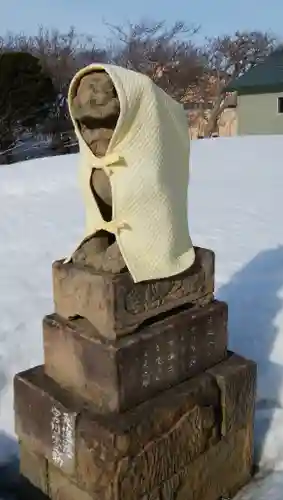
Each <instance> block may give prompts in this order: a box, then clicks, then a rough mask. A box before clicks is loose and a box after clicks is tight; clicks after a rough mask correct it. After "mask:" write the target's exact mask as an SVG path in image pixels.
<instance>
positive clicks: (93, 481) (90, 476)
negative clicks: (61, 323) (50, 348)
mask: <svg viewBox="0 0 283 500" xmlns="http://www.w3.org/2000/svg"><path fill="white" fill-rule="evenodd" d="M52 408H56V409H57V410H59V411H60V413H61V414H64V413H68V415H72V416H73V415H76V419H74V421H75V429H74V430H73V433H72V434H73V435H75V436H76V440H75V441H76V442H75V443H73V445H72V449H73V450H75V457H74V459H73V460H72V462H71V464H72V467H70V461H69V459H68V458H67V457H66V452H64V433H63V432H61V434H60V436H61V440H60V439H59V442H57V443H55V447H56V449H57V450H59V453H58V451H57V452H56V454H55V457H54V439H52V426H51V420H52V412H51V409H52ZM218 413H219V390H218V388H217V386H216V384H215V382H214V381H213V379H212V377H210V376H208V375H200V376H198V377H197V378H195V379H192V380H190V381H187V382H184V383H183V384H180V385H179V386H177V387H175V388H173V389H170V390H168V391H164V392H163V393H162V394H161V395H160V396H158V397H156V398H153V399H151V400H150V401H147V402H145V403H143V404H142V405H140V406H138V407H136V408H135V409H134V410H131V411H128V412H126V413H123V414H116V415H115V414H112V415H111V414H109V415H103V416H102V415H94V414H93V413H92V412H91V410H90V409H85V408H83V402H78V401H75V400H72V399H71V398H70V397H69V394H68V393H67V391H64V390H62V389H60V387H59V386H58V385H57V384H56V383H55V382H53V381H52V380H51V379H50V378H49V377H47V376H46V375H44V372H43V367H37V368H34V369H32V370H28V371H27V372H24V373H22V374H19V375H17V376H16V377H15V414H16V432H17V434H18V435H19V437H20V439H23V440H25V441H27V440H29V442H30V443H31V446H32V447H33V449H35V450H36V451H37V452H39V453H40V454H42V455H44V456H45V457H47V458H48V460H49V461H53V463H54V464H55V465H56V466H57V467H58V468H61V469H62V470H63V472H65V473H68V475H69V476H70V477H75V478H76V480H77V483H78V485H79V487H80V488H82V489H83V490H86V491H89V492H90V493H91V494H93V495H95V494H97V495H98V494H99V495H100V496H99V498H100V500H112V499H114V498H116V497H117V499H119V498H123V499H124V497H125V500H126V498H127V495H129V494H131V495H132V493H133V491H134V493H135V494H136V495H137V498H138V495H140V496H141V495H142V494H143V493H144V492H145V493H147V491H150V489H151V488H152V489H153V487H154V486H155V485H156V483H157V484H158V483H159V482H160V481H161V480H163V479H164V480H165V479H166V478H167V477H170V475H171V474H173V473H174V472H175V471H176V470H177V469H176V468H177V467H181V466H184V465H185V464H186V462H187V461H188V460H191V459H193V458H194V457H196V456H197V455H198V454H200V453H201V452H202V451H203V450H204V449H205V448H206V446H209V445H210V444H211V443H213V442H216V441H217V440H218V439H219V422H218V421H217V416H218ZM58 456H59V459H58ZM175 456H178V460H177V461H174V460H173V457H175ZM54 458H55V460H54ZM148 464H151V465H153V464H155V465H154V467H153V470H152V471H149V469H148ZM133 469H135V470H136V472H137V473H139V474H140V476H139V479H137V478H136V477H135V475H134V474H133ZM141 477H144V480H143V481H141ZM143 490H144V491H143ZM146 490H147V491H146ZM115 495H116V497H115ZM119 495H120V497H119ZM130 498H131V499H132V496H131V497H130Z"/></svg>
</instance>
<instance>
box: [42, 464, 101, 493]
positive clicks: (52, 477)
mask: <svg viewBox="0 0 283 500" xmlns="http://www.w3.org/2000/svg"><path fill="white" fill-rule="evenodd" d="M49 496H50V500H100V499H99V498H98V497H94V496H90V495H89V494H88V493H86V492H85V491H82V490H81V489H80V488H79V487H78V486H77V485H76V484H75V483H74V482H73V481H71V479H70V478H69V477H67V476H65V475H64V474H62V472H61V471H60V470H58V469H56V468H55V467H54V466H52V465H49Z"/></svg>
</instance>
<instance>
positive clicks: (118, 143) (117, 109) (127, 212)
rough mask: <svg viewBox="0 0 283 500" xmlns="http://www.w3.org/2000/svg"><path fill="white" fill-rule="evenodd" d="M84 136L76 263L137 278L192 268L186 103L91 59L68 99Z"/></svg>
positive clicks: (133, 74) (80, 135) (140, 77)
mask: <svg viewBox="0 0 283 500" xmlns="http://www.w3.org/2000/svg"><path fill="white" fill-rule="evenodd" d="M68 103H69V110H70V115H71V118H72V121H73V124H74V127H75V132H76V135H77V137H78V140H79V148H80V169H79V172H80V184H81V188H82V193H83V199H84V203H85V211H86V235H85V238H84V240H83V241H82V242H81V244H80V245H79V246H78V248H77V249H76V250H75V252H74V253H73V255H72V257H71V260H72V261H73V262H74V263H80V264H85V265H88V266H92V267H94V268H96V269H97V270H104V271H111V272H113V273H118V272H121V271H123V270H126V269H128V271H129V272H130V274H131V275H132V277H133V280H134V281H135V282H139V281H146V280H152V279H162V278H166V277H170V276H174V275H177V274H179V273H182V272H183V271H185V270H187V269H188V268H189V267H190V266H191V265H192V264H193V262H194V259H195V254H194V249H193V245H192V242H191V239H190V235H189V230H188V220H187V187H188V177H189V175H188V174H189V136H188V125H187V119H186V116H185V113H184V111H183V109H182V106H181V105H180V104H178V103H177V102H175V101H174V100H173V99H172V98H171V97H170V96H168V95H167V94H166V93H165V92H163V91H162V90H161V89H160V88H159V87H157V86H156V85H155V84H154V83H153V82H152V81H151V80H150V79H149V78H148V77H146V76H145V75H142V74H139V73H136V72H133V71H130V70H126V69H123V68H120V67H118V66H112V65H102V66H101V65H99V64H92V65H90V66H88V67H86V68H83V69H82V70H80V71H79V72H78V73H77V74H76V75H75V77H74V78H73V80H72V82H71V84H70V88H69V96H68Z"/></svg>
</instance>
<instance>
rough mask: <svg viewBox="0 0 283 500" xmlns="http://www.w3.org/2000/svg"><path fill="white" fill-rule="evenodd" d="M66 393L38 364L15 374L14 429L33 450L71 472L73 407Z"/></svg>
mask: <svg viewBox="0 0 283 500" xmlns="http://www.w3.org/2000/svg"><path fill="white" fill-rule="evenodd" d="M57 393H58V394H60V396H62V397H61V398H59V397H57ZM68 396H69V395H68V394H65V393H64V392H61V391H60V388H59V387H58V386H57V385H56V384H54V383H53V382H52V380H51V379H49V378H48V377H46V376H45V375H44V371H43V368H42V367H36V368H33V369H31V370H27V371H26V372H24V373H23V374H18V375H16V376H15V379H14V409H15V429H16V433H17V434H18V436H19V437H20V439H22V440H23V441H25V442H29V443H30V446H31V448H32V449H33V450H34V451H35V452H38V453H39V454H40V455H42V456H45V457H46V458H48V459H49V460H50V461H52V462H54V464H56V465H57V466H59V467H61V468H62V469H63V470H64V471H66V472H68V473H73V471H74V469H75V422H76V418H77V411H76V410H75V409H74V407H75V404H74V402H73V401H72V400H71V399H70V397H68ZM70 408H73V409H70Z"/></svg>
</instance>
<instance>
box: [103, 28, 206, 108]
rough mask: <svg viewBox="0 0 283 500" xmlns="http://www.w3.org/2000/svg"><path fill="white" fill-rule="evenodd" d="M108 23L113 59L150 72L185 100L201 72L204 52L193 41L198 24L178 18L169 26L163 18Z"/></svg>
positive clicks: (125, 65) (169, 91) (146, 72)
mask: <svg viewBox="0 0 283 500" xmlns="http://www.w3.org/2000/svg"><path fill="white" fill-rule="evenodd" d="M108 26H109V28H110V31H111V33H112V36H113V41H112V45H111V47H110V48H109V50H108V52H109V57H110V60H111V62H113V63H115V64H118V65H120V66H123V67H126V68H128V69H132V70H134V71H138V72H141V73H143V74H146V75H148V76H149V77H150V78H152V79H153V81H154V82H155V83H156V84H158V85H159V86H160V87H161V88H163V90H165V91H166V92H168V93H169V94H170V95H172V96H173V97H174V98H176V99H178V100H182V98H183V97H184V96H185V95H186V92H187V89H188V87H189V85H190V84H192V83H195V82H196V81H197V79H198V78H199V76H200V75H201V74H202V70H203V65H202V60H201V57H200V55H201V54H200V51H199V49H198V48H197V47H196V45H195V44H194V43H193V36H194V35H195V33H196V32H197V31H198V29H197V28H194V27H191V28H188V27H187V26H186V25H185V24H184V23H183V22H176V23H175V24H174V25H173V26H172V27H171V28H169V29H167V28H166V26H165V22H164V21H162V22H158V23H156V22H148V21H142V22H141V23H139V24H130V23H129V24H128V25H127V26H126V27H121V26H111V25H108Z"/></svg>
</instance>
